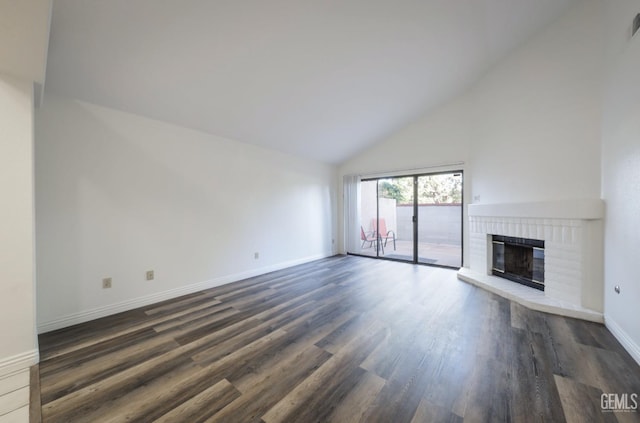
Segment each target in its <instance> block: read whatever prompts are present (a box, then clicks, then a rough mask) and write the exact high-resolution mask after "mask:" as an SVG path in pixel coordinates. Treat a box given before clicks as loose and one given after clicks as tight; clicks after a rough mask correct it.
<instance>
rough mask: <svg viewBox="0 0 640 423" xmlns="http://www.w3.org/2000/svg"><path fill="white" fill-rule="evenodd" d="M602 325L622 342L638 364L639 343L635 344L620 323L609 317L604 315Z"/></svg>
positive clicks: (639, 362)
mask: <svg viewBox="0 0 640 423" xmlns="http://www.w3.org/2000/svg"><path fill="white" fill-rule="evenodd" d="M604 325H605V326H606V327H607V329H609V332H611V333H612V334H613V336H615V337H616V339H617V340H618V342H620V343H621V344H622V346H623V347H624V349H625V350H627V352H628V353H629V355H631V357H633V359H634V360H635V361H636V363H638V364H640V345H638V344H636V343H635V342H634V340H633V339H631V337H630V336H629V335H628V334H627V332H625V331H624V330H623V329H622V328H621V327H620V325H618V324H617V323H616V322H615V320H613V319H612V318H611V317H609V316H607V315H606V314H605V315H604Z"/></svg>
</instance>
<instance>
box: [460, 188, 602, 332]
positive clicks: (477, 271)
mask: <svg viewBox="0 0 640 423" xmlns="http://www.w3.org/2000/svg"><path fill="white" fill-rule="evenodd" d="M604 214H605V205H604V202H603V201H602V200H600V199H584V200H561V201H545V202H529V203H504V204H471V205H469V206H468V216H469V226H468V228H469V229H468V230H469V258H470V260H469V264H468V267H465V268H463V269H461V270H460V272H459V273H458V277H459V278H460V279H462V280H465V281H467V282H470V283H473V284H475V285H478V286H480V287H482V288H485V289H488V290H490V291H492V292H494V293H497V294H499V295H502V296H505V297H507V298H510V299H512V300H514V301H517V302H520V303H522V304H524V305H526V306H528V307H530V308H533V309H537V310H541V311H546V312H551V313H555V314H560V315H566V316H570V317H577V318H582V319H586V320H592V321H598V322H602V319H603V317H602V308H603V298H604V292H603V270H602V262H603V250H602V249H603V219H604ZM492 235H503V236H510V237H520V238H530V239H536V240H542V241H545V273H544V275H545V290H544V292H540V291H537V292H530V291H535V290H534V289H533V288H529V287H525V286H516V287H514V286H513V285H518V284H516V283H513V282H510V281H505V280H503V279H502V278H498V277H496V276H492V275H491V265H490V260H488V259H489V257H490V255H491V254H492V252H491V251H492V250H491V248H492V247H491V236H492Z"/></svg>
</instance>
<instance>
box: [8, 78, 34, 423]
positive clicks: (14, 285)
mask: <svg viewBox="0 0 640 423" xmlns="http://www.w3.org/2000/svg"><path fill="white" fill-rule="evenodd" d="M32 97H33V94H32V83H31V82H25V81H21V80H19V79H15V78H10V77H7V76H4V75H1V74H0V192H1V193H2V197H1V200H0V202H1V203H0V234H2V235H1V236H0V333H1V334H2V335H0V420H2V419H7V421H9V420H10V419H15V420H13V421H20V420H22V421H27V420H28V407H25V406H26V405H27V404H28V403H29V366H31V365H33V364H35V363H37V361H38V351H37V343H36V334H35V303H34V298H35V292H34V239H33V221H34V215H33V104H32ZM25 413H26V414H25ZM25 416H26V417H27V418H25Z"/></svg>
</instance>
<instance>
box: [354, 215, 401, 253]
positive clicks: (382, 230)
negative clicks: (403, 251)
mask: <svg viewBox="0 0 640 423" xmlns="http://www.w3.org/2000/svg"><path fill="white" fill-rule="evenodd" d="M371 226H373V230H374V232H375V233H376V234H377V238H378V239H380V241H383V240H384V244H383V247H386V246H387V241H389V240H390V239H392V240H393V250H394V251H395V249H396V233H395V232H394V231H390V230H389V231H388V230H387V222H386V221H385V220H384V218H383V219H380V224H379V225H376V220H375V219H372V220H371ZM361 228H362V227H361Z"/></svg>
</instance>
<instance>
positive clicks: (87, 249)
mask: <svg viewBox="0 0 640 423" xmlns="http://www.w3.org/2000/svg"><path fill="white" fill-rule="evenodd" d="M335 186H336V184H335V169H334V168H333V167H330V166H327V165H323V164H319V163H316V162H311V161H306V160H301V159H297V158H293V157H291V156H287V155H284V154H280V153H277V152H274V151H270V150H266V149H262V148H258V147H255V146H251V145H248V144H243V143H239V142H235V141H230V140H226V139H222V138H219V137H216V136H213V135H208V134H204V133H201V132H197V131H193V130H189V129H186V128H182V127H177V126H173V125H170V124H167V123H163V122H160V121H155V120H150V119H146V118H143V117H139V116H135V115H132V114H128V113H124V112H120V111H116V110H112V109H106V108H102V107H98V106H96V105H92V104H87V103H83V102H79V101H74V100H70V99H65V98H60V97H56V96H54V95H50V94H49V93H48V94H47V96H46V97H45V103H44V105H43V107H42V108H41V109H40V110H39V111H38V113H37V115H36V231H37V237H38V243H37V253H38V254H37V257H38V259H37V270H38V279H37V280H38V293H37V294H38V325H39V328H40V330H41V331H46V330H50V329H54V328H57V327H62V326H66V325H69V324H72V323H76V322H79V321H84V320H88V319H92V318H95V317H99V316H102V315H106V314H109V313H113V312H115V311H120V310H124V309H129V308H132V307H135V306H139V305H141V304H146V303H150V302H152V301H157V300H159V299H162V298H166V297H171V296H175V295H178V294H183V293H186V292H191V291H194V290H197V289H202V288H205V287H208V286H213V285H218V284H221V283H225V282H229V281H232V280H236V279H240V278H243V277H246V276H250V275H255V274H260V273H264V272H266V271H269V270H273V269H276V268H281V267H285V266H289V265H293V264H296V263H300V262H304V261H307V260H311V259H316V258H320V257H324V256H328V255H331V254H332V238H334V237H335V228H334V222H335V213H336V205H335ZM254 252H259V254H260V257H259V259H258V260H256V259H254ZM151 269H153V270H154V271H155V280H154V281H151V282H149V281H146V280H145V271H146V270H151ZM105 277H112V278H113V287H112V288H111V289H102V287H101V280H102V278H105Z"/></svg>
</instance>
